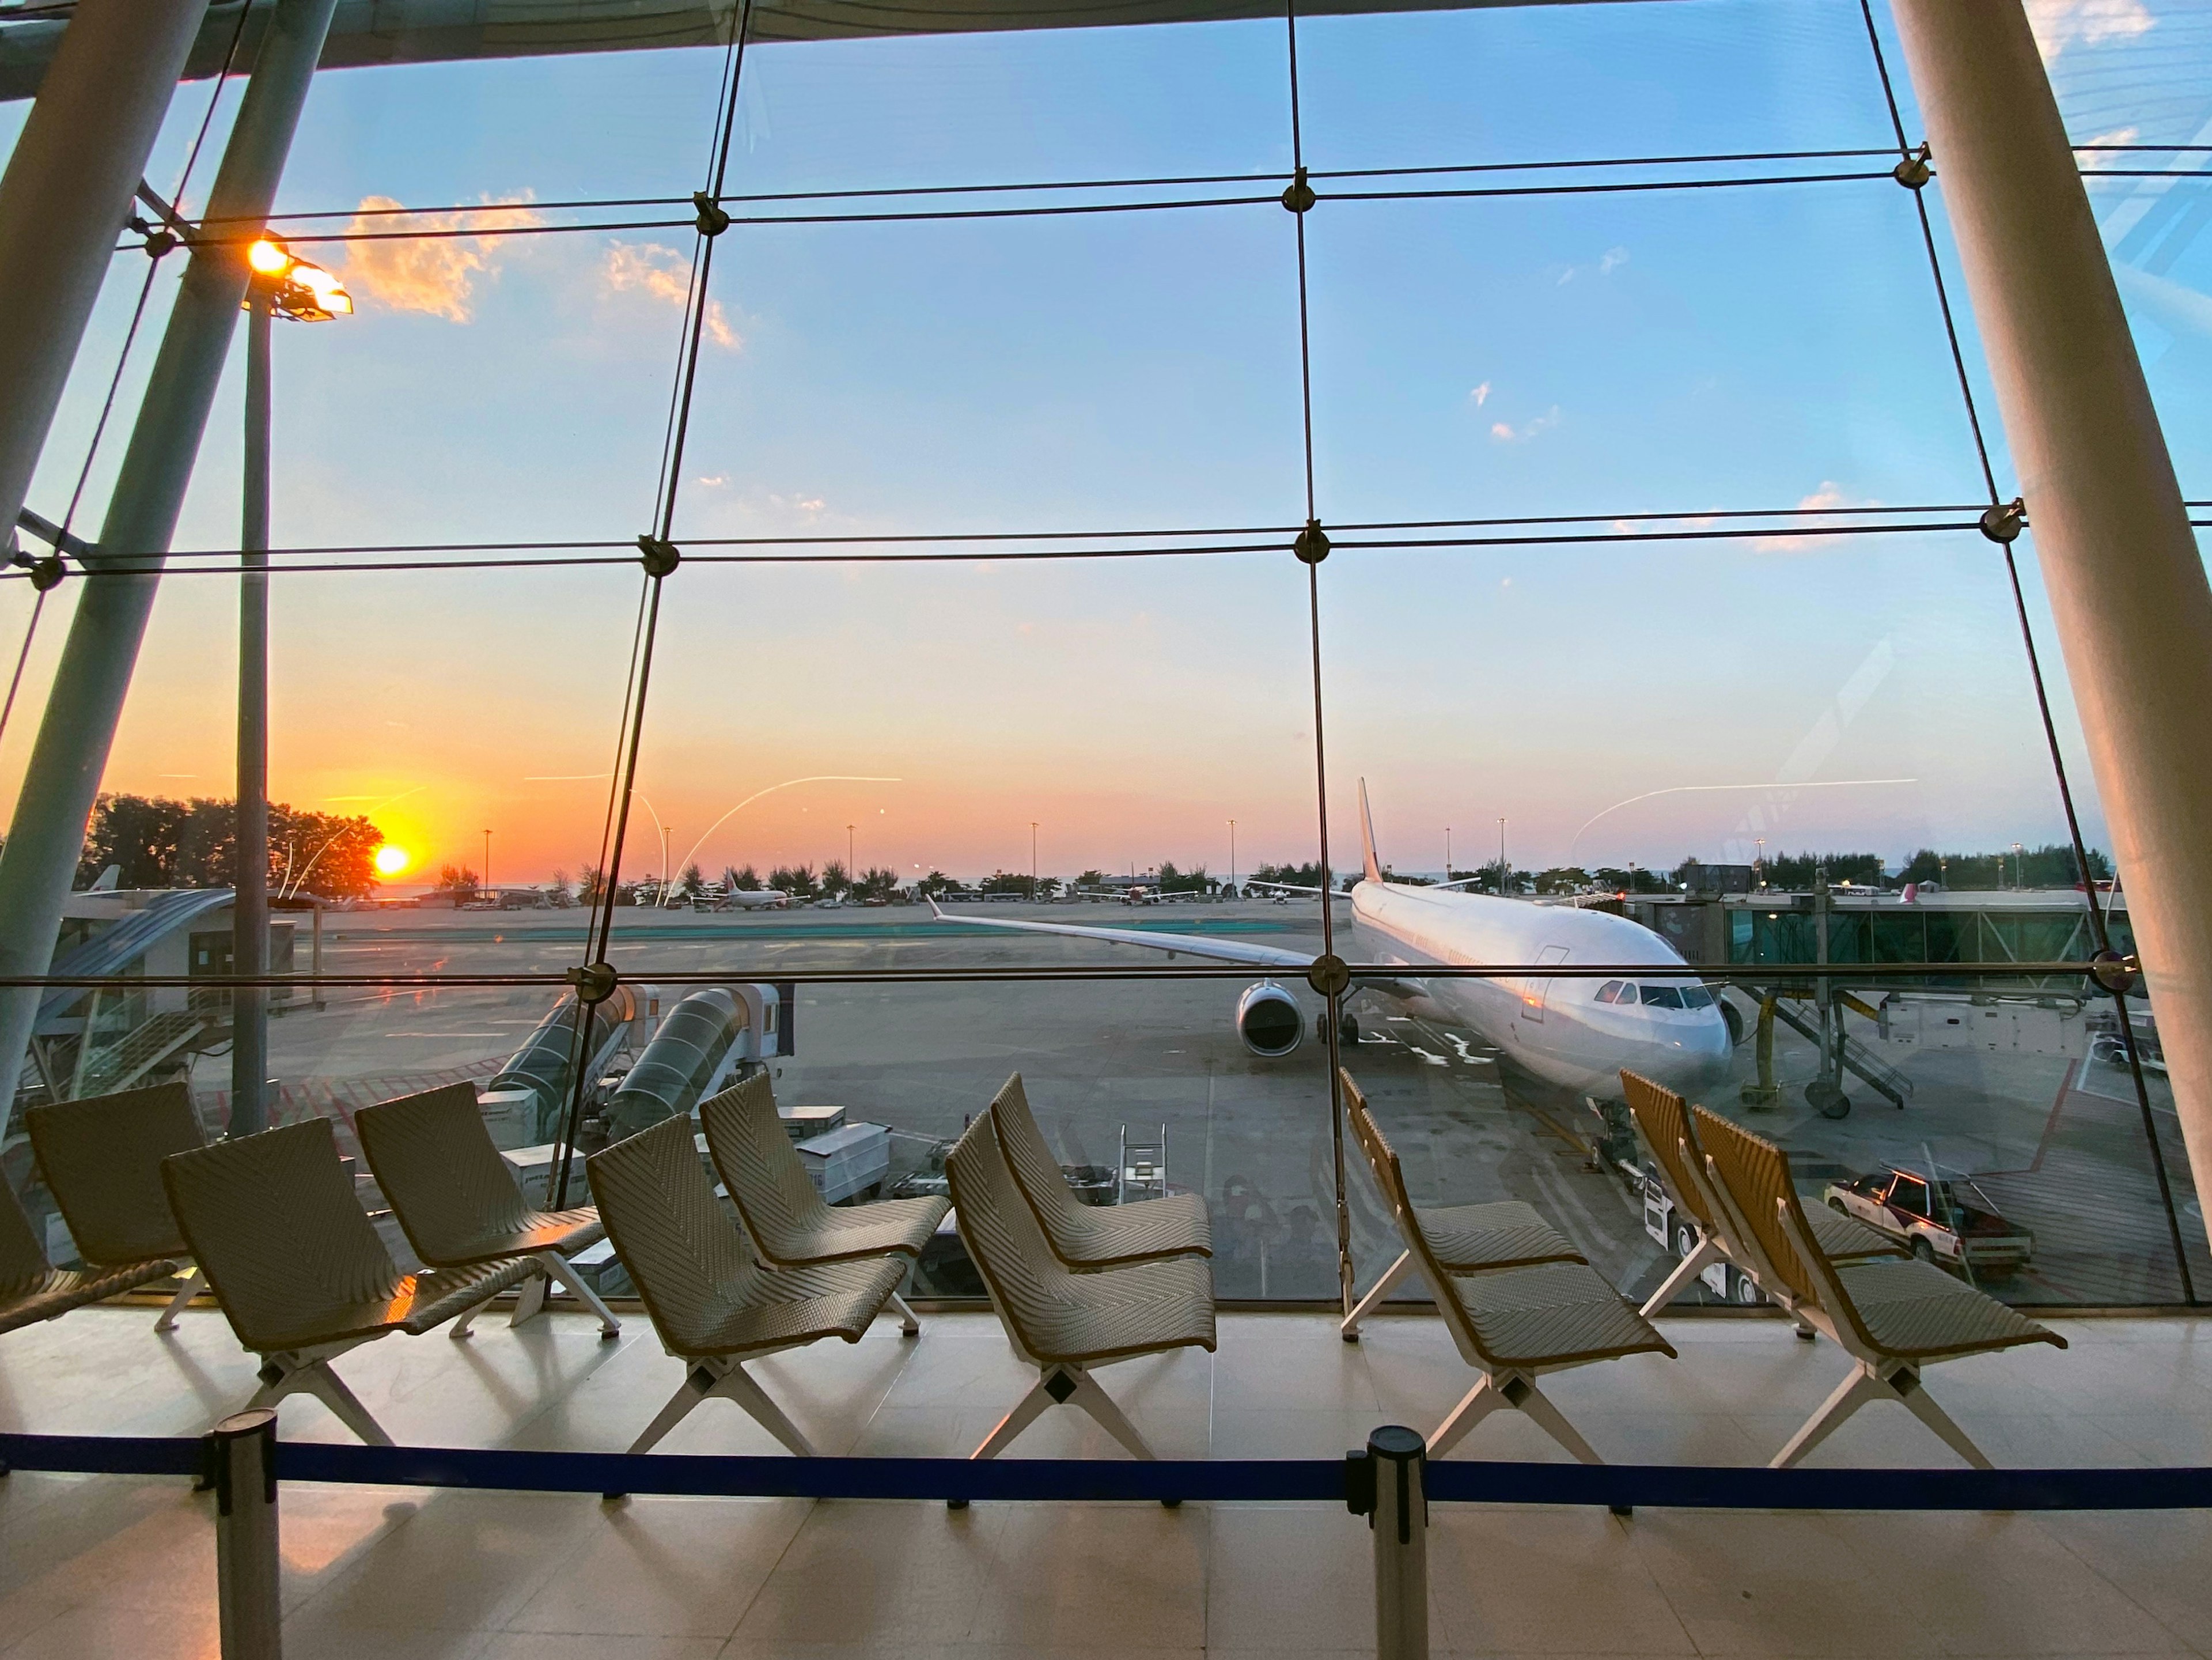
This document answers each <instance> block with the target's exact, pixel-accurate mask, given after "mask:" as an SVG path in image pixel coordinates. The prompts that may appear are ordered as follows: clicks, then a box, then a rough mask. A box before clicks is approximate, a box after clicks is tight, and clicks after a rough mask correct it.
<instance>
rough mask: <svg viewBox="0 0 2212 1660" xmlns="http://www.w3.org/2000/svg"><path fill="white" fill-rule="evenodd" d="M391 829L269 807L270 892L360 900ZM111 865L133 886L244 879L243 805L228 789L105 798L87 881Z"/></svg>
mask: <svg viewBox="0 0 2212 1660" xmlns="http://www.w3.org/2000/svg"><path fill="white" fill-rule="evenodd" d="M383 844H384V832H383V831H381V830H379V829H377V827H376V826H375V824H373V823H371V822H370V821H369V820H368V818H363V817H361V816H359V815H358V814H355V815H346V814H340V813H328V812H306V811H304V810H302V809H301V808H298V807H295V806H290V805H289V804H288V803H285V802H282V801H272V802H270V804H269V891H270V893H272V894H275V895H277V896H279V897H283V896H287V895H292V894H312V895H313V896H314V897H317V898H319V899H356V898H360V897H363V896H365V895H367V894H369V893H372V892H374V891H375V888H376V880H377V878H376V862H375V861H376V850H377V848H380V847H381V846H382V845H383ZM110 865H113V866H116V867H117V871H118V875H117V879H116V880H117V884H118V886H122V887H125V888H227V887H234V886H235V885H237V881H238V804H237V802H236V801H234V800H228V799H225V798H222V797H218V796H193V797H191V799H189V800H173V799H171V798H169V797H167V796H159V795H154V796H149V795H131V794H112V795H103V796H101V797H100V799H99V800H98V801H96V802H95V803H94V806H93V809H92V822H91V823H90V824H89V825H88V826H87V828H86V831H85V838H84V854H83V856H82V858H81V859H80V860H78V861H77V885H78V886H79V887H87V886H89V885H91V884H92V883H93V882H94V881H96V880H98V879H99V877H100V873H101V872H103V871H105V870H106V868H107V867H108V866H110Z"/></svg>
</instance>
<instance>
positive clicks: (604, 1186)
mask: <svg viewBox="0 0 2212 1660" xmlns="http://www.w3.org/2000/svg"><path fill="white" fill-rule="evenodd" d="M584 1169H585V1172H586V1175H587V1176H588V1177H590V1180H591V1184H592V1197H593V1198H594V1199H596V1200H597V1201H599V1220H600V1221H601V1222H603V1223H605V1225H606V1230H607V1237H608V1238H610V1239H611V1240H612V1241H613V1242H614V1247H615V1254H616V1255H617V1256H619V1257H620V1258H621V1259H622V1265H623V1268H625V1269H626V1270H628V1272H629V1277H630V1282H631V1283H632V1284H633V1285H635V1286H636V1287H637V1294H638V1297H639V1298H640V1299H641V1301H642V1302H643V1303H644V1304H645V1311H646V1313H647V1316H649V1317H650V1318H651V1319H652V1321H653V1329H654V1330H655V1331H657V1332H659V1334H660V1341H661V1342H662V1343H663V1344H665V1346H666V1347H667V1348H668V1349H669V1351H670V1352H671V1353H675V1354H685V1355H696V1354H704V1353H708V1352H709V1349H710V1347H711V1338H710V1334H711V1333H712V1331H713V1330H714V1326H715V1323H717V1321H719V1320H720V1318H721V1317H722V1316H723V1315H724V1314H725V1313H726V1311H727V1310H729V1308H730V1307H731V1305H732V1304H734V1303H741V1302H744V1301H745V1300H747V1295H748V1292H750V1289H751V1288H752V1287H753V1286H755V1285H756V1284H757V1280H758V1278H759V1276H760V1274H762V1272H763V1270H762V1268H761V1267H760V1265H759V1263H758V1262H757V1261H756V1260H755V1258H754V1256H753V1253H752V1248H751V1247H750V1245H748V1244H747V1243H745V1237H744V1234H743V1233H742V1232H740V1231H738V1225H737V1224H736V1223H734V1222H732V1220H731V1219H730V1217H729V1213H727V1212H726V1211H725V1210H724V1209H723V1208H722V1207H721V1205H720V1201H717V1200H716V1199H715V1197H714V1183H711V1182H709V1181H708V1179H707V1172H706V1171H705V1169H704V1168H703V1167H702V1165H701V1164H700V1163H699V1146H698V1143H697V1142H696V1141H694V1140H692V1139H691V1119H690V1115H689V1114H688V1113H686V1114H679V1115H678V1116H676V1117H673V1118H664V1119H662V1120H661V1121H660V1122H659V1123H658V1124H655V1125H654V1126H653V1128H651V1129H646V1130H640V1131H639V1132H638V1133H637V1134H635V1135H633V1136H631V1137H629V1139H628V1140H623V1141H617V1142H616V1143H615V1144H614V1146H611V1147H608V1148H606V1149H605V1151H603V1152H595V1153H593V1154H592V1156H591V1157H590V1158H587V1159H586V1160H585V1161H584Z"/></svg>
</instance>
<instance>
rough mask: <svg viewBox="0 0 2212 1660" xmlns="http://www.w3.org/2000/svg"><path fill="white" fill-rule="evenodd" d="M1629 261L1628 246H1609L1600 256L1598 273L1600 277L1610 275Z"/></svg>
mask: <svg viewBox="0 0 2212 1660" xmlns="http://www.w3.org/2000/svg"><path fill="white" fill-rule="evenodd" d="M1627 263H1628V250H1627V249H1626V248H1607V250H1606V251H1605V252H1603V253H1602V254H1601V255H1600V256H1599V257H1598V262H1597V274H1598V275H1599V276H1600V277H1610V276H1612V275H1613V272H1614V271H1617V270H1619V269H1620V267H1621V266H1623V265H1626V264H1627Z"/></svg>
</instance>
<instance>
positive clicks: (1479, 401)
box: [1468, 380, 1490, 409]
mask: <svg viewBox="0 0 2212 1660" xmlns="http://www.w3.org/2000/svg"><path fill="white" fill-rule="evenodd" d="M1468 397H1469V398H1473V399H1474V406H1475V408H1477V409H1480V408H1481V407H1482V406H1483V405H1484V404H1487V403H1488V402H1489V401H1490V382H1489V381H1487V380H1486V381H1484V382H1483V383H1482V384H1481V385H1480V386H1477V387H1476V388H1475V389H1474V391H1473V392H1469V393H1468Z"/></svg>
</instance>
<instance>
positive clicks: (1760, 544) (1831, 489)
mask: <svg viewBox="0 0 2212 1660" xmlns="http://www.w3.org/2000/svg"><path fill="white" fill-rule="evenodd" d="M1797 506H1798V509H1799V511H1801V512H1804V513H1811V514H1819V513H1834V512H1840V511H1842V510H1844V509H1845V508H1878V507H1880V506H1881V502H1877V501H1875V499H1874V498H1873V497H1872V496H1863V497H1859V498H1857V499H1854V498H1853V497H1851V496H1849V495H1847V494H1846V493H1845V492H1844V487H1843V486H1842V485H1840V484H1838V483H1836V481H1835V480H1834V479H1832V478H1824V479H1822V480H1821V481H1820V489H1816V490H1814V491H1812V492H1811V493H1810V494H1808V495H1805V496H1799V497H1798V498H1797ZM1842 539H1843V537H1842V536H1841V535H1840V534H1838V535H1833V536H1826V535H1823V536H1804V535H1796V536H1762V537H1760V538H1759V539H1758V540H1757V541H1756V542H1753V544H1752V546H1753V548H1755V549H1756V550H1759V552H1761V553H1801V552H1805V551H1807V550H1811V549H1814V548H1825V547H1832V546H1834V545H1835V544H1837V543H1838V542H1839V541H1841V540H1842Z"/></svg>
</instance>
